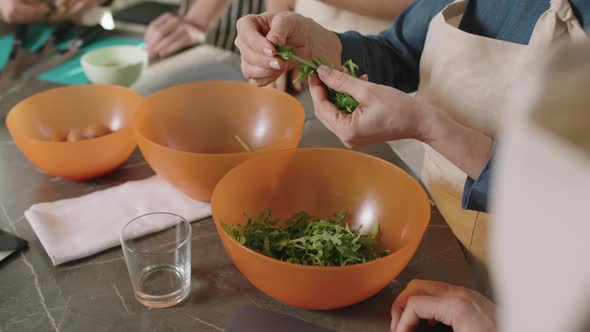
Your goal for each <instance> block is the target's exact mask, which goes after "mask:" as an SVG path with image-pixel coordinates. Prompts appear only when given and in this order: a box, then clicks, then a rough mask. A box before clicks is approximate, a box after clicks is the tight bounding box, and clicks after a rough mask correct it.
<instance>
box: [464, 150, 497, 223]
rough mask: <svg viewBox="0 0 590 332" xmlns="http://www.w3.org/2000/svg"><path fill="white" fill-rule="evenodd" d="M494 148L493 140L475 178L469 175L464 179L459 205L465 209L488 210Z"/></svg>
mask: <svg viewBox="0 0 590 332" xmlns="http://www.w3.org/2000/svg"><path fill="white" fill-rule="evenodd" d="M495 149H496V143H495V142H494V146H493V147H492V152H491V153H490V157H489V159H488V162H487V164H486V166H485V168H484V169H483V171H482V172H481V174H480V175H479V177H478V178H477V180H474V179H472V178H471V177H469V176H468V177H467V180H465V187H464V188H463V198H462V202H461V205H462V206H463V208H464V209H466V210H474V211H481V212H488V200H489V198H488V195H489V192H490V178H491V176H492V164H493V159H494V151H495Z"/></svg>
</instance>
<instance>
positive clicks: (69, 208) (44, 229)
mask: <svg viewBox="0 0 590 332" xmlns="http://www.w3.org/2000/svg"><path fill="white" fill-rule="evenodd" d="M151 212H170V213H174V214H177V215H179V216H182V217H183V218H185V219H186V220H188V221H189V222H192V221H195V220H199V219H203V218H206V217H208V216H210V215H211V206H210V205H209V203H204V202H199V201H195V200H192V199H191V198H189V197H187V196H186V195H184V194H183V193H181V192H179V191H178V190H176V189H175V188H174V187H172V186H171V185H169V184H168V183H167V182H166V181H164V180H163V179H162V178H160V177H158V176H153V177H151V178H148V179H145V180H140V181H132V182H127V183H124V184H122V185H119V186H116V187H112V188H109V189H106V190H102V191H96V192H93V193H91V194H88V195H85V196H81V197H77V198H71V199H64V200H61V201H57V202H52V203H41V204H36V205H33V206H31V207H30V208H29V209H28V210H27V211H26V212H25V217H26V218H27V220H28V221H29V223H30V224H31V226H32V227H33V230H34V231H35V233H36V234H37V237H38V238H39V240H40V241H41V244H43V247H44V248H45V251H46V252H47V254H48V255H49V257H50V258H51V261H52V262H53V265H59V264H62V263H65V262H68V261H71V260H75V259H80V258H83V257H87V256H90V255H93V254H96V253H98V252H101V251H103V250H106V249H109V248H112V247H115V246H118V245H120V235H121V229H122V228H123V226H125V224H126V223H127V222H129V221H130V220H131V219H133V218H135V217H138V216H141V215H144V214H146V213H151ZM169 226H170V225H162V227H157V228H154V229H153V231H154V232H156V231H159V230H161V229H164V228H166V227H169Z"/></svg>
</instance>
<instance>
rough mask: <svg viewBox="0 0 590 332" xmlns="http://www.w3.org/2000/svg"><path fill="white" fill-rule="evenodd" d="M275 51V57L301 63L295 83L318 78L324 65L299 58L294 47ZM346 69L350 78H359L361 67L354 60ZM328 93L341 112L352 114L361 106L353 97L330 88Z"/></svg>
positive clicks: (287, 46)
mask: <svg viewBox="0 0 590 332" xmlns="http://www.w3.org/2000/svg"><path fill="white" fill-rule="evenodd" d="M275 49H276V53H275V55H276V56H279V57H281V58H282V59H283V60H293V61H297V62H299V66H297V67H296V69H297V70H298V71H299V75H297V77H296V78H295V80H294V82H298V81H300V80H302V79H304V78H307V77H309V76H317V69H318V67H319V66H321V65H323V64H324V63H323V61H322V60H321V59H312V60H311V61H308V60H305V59H303V58H301V57H299V56H297V55H296V54H295V52H296V49H295V47H293V46H289V45H285V46H279V45H275ZM344 67H346V69H348V74H349V75H350V76H352V77H358V76H357V70H358V69H359V66H358V65H357V64H356V63H354V62H352V60H348V61H346V62H345V63H344ZM328 91H329V96H328V98H329V99H330V101H331V102H332V103H333V104H334V105H336V107H337V108H338V110H339V111H340V112H344V113H352V112H353V111H354V110H355V109H356V107H357V106H358V105H359V103H358V101H356V99H354V98H353V97H352V96H351V95H348V94H346V93H344V92H339V91H335V90H333V89H330V88H328Z"/></svg>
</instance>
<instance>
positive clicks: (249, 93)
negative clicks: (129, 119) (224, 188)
mask: <svg viewBox="0 0 590 332" xmlns="http://www.w3.org/2000/svg"><path fill="white" fill-rule="evenodd" d="M304 120H305V114H304V111H303V106H302V105H301V104H300V103H299V102H298V101H297V99H295V98H293V97H291V96H289V95H288V94H286V93H283V92H280V91H277V90H274V89H264V88H258V87H256V86H253V85H251V84H248V83H243V82H221V81H220V82H198V83H190V84H184V85H179V86H175V87H172V88H168V89H165V90H162V91H160V92H157V93H155V94H153V95H151V96H149V97H148V98H146V100H145V101H144V102H143V103H142V104H141V106H140V107H139V109H138V110H137V114H136V115H135V120H134V128H135V133H136V136H137V143H138V145H139V148H140V150H141V152H142V153H143V156H144V157H145V159H146V160H147V162H148V163H149V164H150V166H151V167H152V168H153V169H154V171H155V172H156V173H157V174H158V175H160V176H161V177H162V178H164V179H165V180H166V181H168V182H169V183H170V184H172V185H173V186H175V187H176V188H177V189H179V190H181V191H182V192H184V193H185V194H187V195H188V196H190V197H192V198H194V199H197V200H201V201H209V200H210V199H211V194H212V192H213V189H214V188H215V185H216V184H217V182H218V181H219V180H220V179H221V178H222V177H223V176H224V175H225V174H226V173H227V172H228V171H229V170H230V169H232V168H233V167H235V166H236V165H238V164H239V163H241V162H243V161H245V160H248V159H250V158H252V157H256V156H258V155H261V154H264V153H266V152H269V151H273V150H281V149H287V148H294V147H296V146H297V145H298V144H299V140H300V138H301V133H302V130H303V123H304ZM241 142H243V143H245V144H246V145H247V146H248V147H250V148H252V149H254V150H253V151H252V152H246V151H245V150H244V148H243V146H242V144H241Z"/></svg>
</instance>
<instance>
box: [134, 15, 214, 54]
mask: <svg viewBox="0 0 590 332" xmlns="http://www.w3.org/2000/svg"><path fill="white" fill-rule="evenodd" d="M204 40H205V33H204V32H202V31H201V30H200V29H198V28H197V27H196V26H195V25H193V24H192V23H191V22H190V21H188V20H187V19H185V18H183V17H180V16H177V15H173V14H170V13H166V14H162V15H161V16H160V17H158V18H157V19H155V20H154V21H153V22H152V23H150V25H149V27H148V29H147V31H146V33H145V46H146V50H147V51H148V54H149V56H150V58H153V57H156V56H159V57H161V58H164V57H167V56H169V55H171V54H174V53H176V52H177V51H180V50H182V49H183V48H186V47H189V46H193V45H197V44H199V43H202V42H204Z"/></svg>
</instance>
